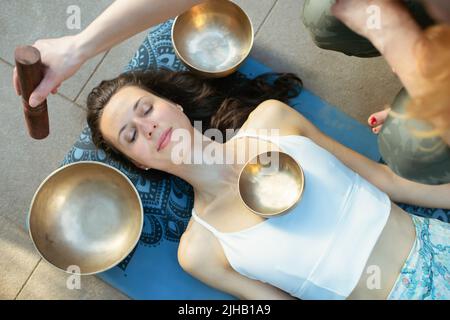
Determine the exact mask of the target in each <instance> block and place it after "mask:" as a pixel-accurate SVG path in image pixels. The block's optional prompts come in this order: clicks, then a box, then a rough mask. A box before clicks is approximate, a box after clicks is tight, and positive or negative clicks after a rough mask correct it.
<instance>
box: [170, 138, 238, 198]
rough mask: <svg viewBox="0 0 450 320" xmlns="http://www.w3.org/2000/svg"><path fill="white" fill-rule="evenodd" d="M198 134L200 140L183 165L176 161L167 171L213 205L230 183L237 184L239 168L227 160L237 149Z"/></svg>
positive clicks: (196, 142)
mask: <svg viewBox="0 0 450 320" xmlns="http://www.w3.org/2000/svg"><path fill="white" fill-rule="evenodd" d="M195 134H199V136H201V139H200V138H199V137H197V139H193V140H194V141H193V142H192V143H191V146H190V150H189V151H188V152H186V153H185V156H184V157H183V160H182V161H181V162H182V163H181V164H175V163H174V162H173V163H172V164H171V166H170V167H169V168H168V169H167V171H168V172H169V173H171V174H173V175H176V176H178V177H180V178H181V179H183V180H185V181H186V182H188V183H189V184H190V185H192V187H193V188H194V191H195V193H196V196H197V197H199V198H201V199H203V200H205V201H206V202H211V201H212V200H214V199H215V198H216V197H217V196H218V195H220V194H221V193H222V192H223V190H224V188H225V187H226V186H229V185H230V183H237V174H236V172H237V171H236V168H237V167H236V165H235V164H234V162H232V163H230V161H227V159H226V155H227V153H228V154H230V152H234V148H233V144H227V143H219V142H216V141H213V140H211V139H210V138H208V137H206V136H204V135H202V134H200V133H198V132H196V133H195ZM199 140H201V141H199Z"/></svg>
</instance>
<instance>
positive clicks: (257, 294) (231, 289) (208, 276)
mask: <svg viewBox="0 0 450 320" xmlns="http://www.w3.org/2000/svg"><path fill="white" fill-rule="evenodd" d="M197 236H198V235H197ZM198 239H199V238H197V240H195V238H192V237H191V236H189V233H188V232H185V233H184V234H183V236H182V237H181V239H180V245H179V247H178V262H179V264H180V266H181V267H182V268H183V270H184V271H186V272H187V273H189V274H190V275H192V276H193V277H195V278H197V279H199V280H200V281H202V282H204V283H206V284H207V285H209V286H211V287H213V288H216V289H218V290H220V291H223V292H226V293H228V294H230V295H232V296H234V297H236V298H239V299H242V300H295V299H296V298H294V297H293V296H291V295H289V294H288V293H286V292H284V291H282V290H280V289H278V288H276V287H274V286H271V285H269V284H267V283H264V282H261V281H257V280H253V279H250V278H247V277H245V276H243V275H241V274H240V273H238V272H236V271H235V270H233V269H232V268H231V266H230V265H229V264H228V260H227V259H226V257H225V254H224V252H223V249H222V246H221V245H220V244H219V243H217V240H216V239H213V241H211V239H209V238H208V239H201V240H198ZM196 243H197V244H196Z"/></svg>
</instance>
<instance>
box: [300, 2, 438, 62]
mask: <svg viewBox="0 0 450 320" xmlns="http://www.w3.org/2000/svg"><path fill="white" fill-rule="evenodd" d="M334 2H335V1H334V0H305V3H304V5H303V23H304V25H305V26H306V28H307V29H309V32H310V33H311V36H312V39H313V41H314V43H315V44H316V45H317V46H318V47H319V48H322V49H327V50H334V51H340V52H342V53H345V54H346V55H349V56H357V57H363V58H367V57H376V56H379V55H380V53H379V52H378V50H377V49H375V47H374V46H373V45H372V44H371V43H370V41H369V40H367V39H366V38H364V37H362V36H360V35H358V34H356V33H355V32H353V31H352V30H350V29H349V28H348V27H347V26H346V25H344V24H343V23H342V22H341V21H339V20H338V19H337V18H336V17H334V16H333V15H332V14H331V6H332V5H333V3H334ZM404 2H405V4H406V5H407V7H408V8H409V10H410V11H411V13H412V15H413V16H414V18H415V19H416V20H417V21H418V23H419V24H420V25H421V26H422V27H427V26H430V25H431V24H433V20H432V19H431V18H430V17H429V16H428V14H427V13H426V11H425V9H424V8H423V6H422V5H421V4H420V3H418V2H416V1H412V0H404ZM381 14H382V13H381Z"/></svg>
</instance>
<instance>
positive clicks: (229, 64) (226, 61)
mask: <svg viewBox="0 0 450 320" xmlns="http://www.w3.org/2000/svg"><path fill="white" fill-rule="evenodd" d="M253 38H254V37H253V26H252V22H251V20H250V18H249V17H248V16H247V14H246V13H245V12H244V11H243V10H242V9H241V8H240V7H239V6H238V5H236V4H235V3H233V2H231V1H228V0H208V1H206V2H204V3H202V4H199V5H196V6H194V7H192V8H191V9H189V10H188V11H186V12H184V13H183V14H181V15H179V16H178V17H176V19H175V21H174V23H173V26H172V42H173V47H174V49H175V53H176V54H177V56H178V57H179V58H180V60H181V61H182V62H183V63H184V64H185V65H186V66H187V67H188V68H189V69H191V70H192V71H193V72H194V73H197V74H200V75H202V76H205V77H210V78H219V77H225V76H227V75H229V74H231V73H233V72H235V71H236V70H237V69H238V68H239V66H240V65H241V64H242V63H243V62H244V60H245V59H246V58H247V56H248V55H249V53H250V50H251V49H252V46H253Z"/></svg>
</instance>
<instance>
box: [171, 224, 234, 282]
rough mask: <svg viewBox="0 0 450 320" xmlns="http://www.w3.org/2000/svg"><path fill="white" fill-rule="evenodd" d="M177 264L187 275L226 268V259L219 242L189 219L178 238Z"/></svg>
mask: <svg viewBox="0 0 450 320" xmlns="http://www.w3.org/2000/svg"><path fill="white" fill-rule="evenodd" d="M178 262H179V263H180V266H181V267H182V268H183V269H184V270H185V271H186V272H189V273H193V272H201V271H206V269H208V268H209V267H215V268H217V267H220V266H221V267H223V268H226V267H227V264H228V263H227V259H226V257H225V254H224V252H223V248H222V246H221V244H220V243H219V240H218V239H217V238H216V237H215V236H214V235H213V234H212V233H211V232H209V231H208V230H207V229H205V228H204V227H202V226H201V225H199V224H198V223H195V221H194V219H191V220H190V221H189V223H188V226H187V228H186V231H185V232H184V233H183V235H182V236H181V238H180V243H179V246H178Z"/></svg>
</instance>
